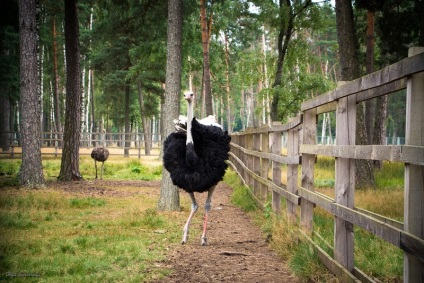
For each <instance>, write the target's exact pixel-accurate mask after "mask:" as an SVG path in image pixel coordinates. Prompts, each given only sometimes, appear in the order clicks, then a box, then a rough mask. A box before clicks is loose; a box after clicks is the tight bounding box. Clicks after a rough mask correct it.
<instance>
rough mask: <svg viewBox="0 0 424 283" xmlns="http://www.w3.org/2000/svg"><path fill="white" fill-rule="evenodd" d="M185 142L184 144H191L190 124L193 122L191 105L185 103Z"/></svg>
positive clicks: (189, 102)
mask: <svg viewBox="0 0 424 283" xmlns="http://www.w3.org/2000/svg"><path fill="white" fill-rule="evenodd" d="M187 103H188V104H187V140H186V144H189V143H193V136H192V134H191V122H192V120H193V104H192V102H191V101H187Z"/></svg>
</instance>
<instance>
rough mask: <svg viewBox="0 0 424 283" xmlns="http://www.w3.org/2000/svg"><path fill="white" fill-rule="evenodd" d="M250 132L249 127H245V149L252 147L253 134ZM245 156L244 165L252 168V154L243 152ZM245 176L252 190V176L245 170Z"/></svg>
mask: <svg viewBox="0 0 424 283" xmlns="http://www.w3.org/2000/svg"><path fill="white" fill-rule="evenodd" d="M250 132H251V128H248V129H246V136H245V137H246V144H245V147H244V148H245V149H247V150H252V148H253V135H252V134H251V133H250ZM245 156H246V162H245V165H246V167H247V168H249V169H250V170H252V168H253V156H252V155H250V154H245ZM245 178H246V184H247V186H248V187H249V188H251V189H252V192H253V177H252V176H250V174H249V172H248V171H247V170H246V173H245Z"/></svg>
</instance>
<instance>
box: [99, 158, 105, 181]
mask: <svg viewBox="0 0 424 283" xmlns="http://www.w3.org/2000/svg"><path fill="white" fill-rule="evenodd" d="M103 165H105V162H104V161H103V162H102V167H101V168H100V180H103Z"/></svg>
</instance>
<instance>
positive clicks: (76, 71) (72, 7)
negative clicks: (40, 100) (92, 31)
mask: <svg viewBox="0 0 424 283" xmlns="http://www.w3.org/2000/svg"><path fill="white" fill-rule="evenodd" d="M65 49H66V113H65V131H64V137H63V141H64V145H63V152H62V162H61V167H60V174H59V177H58V179H59V180H61V181H71V180H81V179H82V176H81V174H80V172H79V139H80V132H81V127H80V125H81V74H80V49H79V23H78V10H77V0H65Z"/></svg>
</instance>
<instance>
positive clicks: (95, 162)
mask: <svg viewBox="0 0 424 283" xmlns="http://www.w3.org/2000/svg"><path fill="white" fill-rule="evenodd" d="M94 167H96V179H97V161H96V160H95V159H94Z"/></svg>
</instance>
